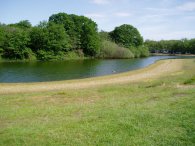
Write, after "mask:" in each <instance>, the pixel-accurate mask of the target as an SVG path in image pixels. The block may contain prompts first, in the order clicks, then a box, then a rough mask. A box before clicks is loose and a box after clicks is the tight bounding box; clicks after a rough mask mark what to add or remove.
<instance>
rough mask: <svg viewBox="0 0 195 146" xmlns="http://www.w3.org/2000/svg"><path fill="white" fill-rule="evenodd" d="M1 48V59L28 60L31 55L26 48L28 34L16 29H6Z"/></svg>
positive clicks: (28, 39)
mask: <svg viewBox="0 0 195 146" xmlns="http://www.w3.org/2000/svg"><path fill="white" fill-rule="evenodd" d="M5 32H6V35H5V38H6V39H5V41H4V46H3V57H5V58H9V59H29V58H31V56H32V55H33V53H32V51H31V49H30V48H28V45H29V42H30V37H29V34H28V32H26V31H24V30H22V29H20V28H17V27H9V26H8V27H6V30H5Z"/></svg>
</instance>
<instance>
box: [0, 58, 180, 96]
mask: <svg viewBox="0 0 195 146" xmlns="http://www.w3.org/2000/svg"><path fill="white" fill-rule="evenodd" d="M182 66H183V60H182V59H170V60H161V61H158V62H156V63H155V64H153V65H150V66H148V67H146V68H143V69H139V70H135V71H130V72H126V73H120V74H115V75H109V76H103V77H95V78H87V79H79V80H68V81H55V82H37V83H1V84H0V94H10V93H26V92H27V93H28V92H43V91H56V90H66V89H81V88H92V87H93V88H94V87H97V86H102V85H110V84H122V83H128V82H138V81H147V80H151V79H155V78H158V77H160V76H163V75H167V74H171V73H174V72H177V71H180V70H181V69H182Z"/></svg>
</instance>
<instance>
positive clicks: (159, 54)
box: [151, 53, 195, 56]
mask: <svg viewBox="0 0 195 146" xmlns="http://www.w3.org/2000/svg"><path fill="white" fill-rule="evenodd" d="M151 56H195V54H164V53H151Z"/></svg>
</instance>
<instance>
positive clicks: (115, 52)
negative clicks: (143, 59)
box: [99, 40, 134, 59]
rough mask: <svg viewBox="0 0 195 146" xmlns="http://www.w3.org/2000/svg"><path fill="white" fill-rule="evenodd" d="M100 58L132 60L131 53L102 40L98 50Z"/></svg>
mask: <svg viewBox="0 0 195 146" xmlns="http://www.w3.org/2000/svg"><path fill="white" fill-rule="evenodd" d="M99 56H100V58H116V59H117V58H133V57H134V55H133V53H132V52H131V51H130V50H129V49H127V48H124V47H120V46H118V45H117V44H115V43H113V42H111V41H106V40H104V41H103V42H102V47H101V50H100V55H99Z"/></svg>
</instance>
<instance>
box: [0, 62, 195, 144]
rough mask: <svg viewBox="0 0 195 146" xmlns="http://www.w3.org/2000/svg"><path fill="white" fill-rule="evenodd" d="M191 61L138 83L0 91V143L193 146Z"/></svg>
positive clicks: (193, 70)
mask: <svg viewBox="0 0 195 146" xmlns="http://www.w3.org/2000/svg"><path fill="white" fill-rule="evenodd" d="M174 61H176V60H173V61H172V62H174ZM158 63H159V64H158V66H159V65H160V62H158ZM194 63H195V60H194V59H186V60H180V67H179V68H177V69H175V70H174V71H173V72H171V73H170V72H164V73H163V76H162V75H161V76H156V75H154V78H151V77H150V78H147V80H143V81H142V80H137V81H131V80H129V81H127V82H121V83H120V84H116V83H115V84H106V85H100V86H92V87H87V88H83V89H79V88H70V89H60V90H53V91H44V92H27V93H17V94H13V93H11V92H10V93H6V94H3V93H1V95H0V145H3V146H5V145H9V146H11V145H33V146H34V145H68V146H70V145H73V146H75V145H79V146H80V145H83V146H86V145H121V146H124V145H147V146H151V145H166V146H174V145H177V146H178V145H195V124H194V122H195V90H194V89H195V67H194ZM165 65H166V64H165ZM174 65H175V64H174ZM158 66H155V65H154V66H152V67H149V68H146V69H145V70H144V71H143V70H141V71H139V70H138V71H136V72H134V74H139V73H140V72H148V71H150V70H152V69H154V68H156V67H158ZM166 66H167V65H166ZM173 68H174V66H173ZM170 69H171V68H170ZM152 71H154V70H152ZM160 71H161V70H160ZM130 74H131V73H126V74H121V75H115V76H112V77H103V78H100V79H102V80H103V79H104V80H105V79H107V78H117V77H118V76H123V77H124V76H126V75H127V76H129V75H130ZM142 79H145V78H142ZM90 80H94V79H93V78H92V79H87V82H89V81H90ZM97 80H98V78H96V79H95V81H97ZM102 80H101V81H102ZM80 81H82V80H80ZM112 81H113V80H112ZM75 82H77V83H78V81H75ZM11 85H13V84H10V86H11ZM56 85H57V84H56ZM6 86H8V84H6ZM2 87H4V86H3V85H1V86H0V89H2ZM26 89H27V88H26Z"/></svg>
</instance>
